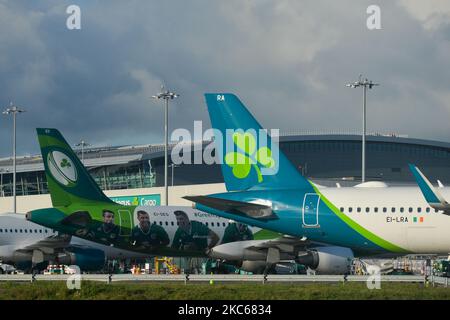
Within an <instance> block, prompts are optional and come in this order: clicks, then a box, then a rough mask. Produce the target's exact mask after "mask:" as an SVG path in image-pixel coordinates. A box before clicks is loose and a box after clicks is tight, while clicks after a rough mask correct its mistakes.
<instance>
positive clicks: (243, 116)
mask: <svg viewBox="0 0 450 320" xmlns="http://www.w3.org/2000/svg"><path fill="white" fill-rule="evenodd" d="M205 98H206V104H207V107H208V112H209V115H210V119H211V124H212V126H213V128H214V129H216V130H215V131H216V132H219V133H220V135H218V136H216V137H215V138H216V139H215V140H214V141H215V143H216V147H217V148H219V150H217V153H218V154H219V156H220V158H221V160H222V165H221V167H222V173H223V177H224V180H225V184H226V187H227V190H228V192H226V193H220V194H212V195H208V196H187V197H185V198H186V199H189V200H191V201H193V202H195V208H197V209H199V210H202V211H206V212H209V213H211V214H214V215H218V216H220V217H223V218H226V219H233V220H235V221H239V222H242V223H246V224H250V225H253V226H257V227H259V228H263V229H268V230H272V231H275V232H279V233H281V234H285V235H289V236H291V237H294V238H296V239H302V240H303V241H304V243H305V248H304V250H303V251H301V250H300V251H298V252H294V255H297V256H296V260H301V261H303V262H305V261H307V262H308V263H310V264H311V265H312V264H314V263H316V264H317V263H320V262H318V258H319V255H317V252H319V253H320V252H322V253H323V252H324V251H326V252H327V253H328V254H330V255H331V256H333V257H335V258H337V257H351V256H352V255H353V254H357V255H360V256H361V255H363V256H366V255H375V254H385V255H386V254H387V255H404V254H409V253H436V254H448V253H449V252H450V232H448V230H450V217H449V216H448V215H447V214H448V212H449V205H448V203H447V202H446V201H445V200H444V199H449V198H450V188H446V187H443V188H439V193H437V192H433V190H434V189H433V187H432V186H431V188H430V185H431V184H430V183H429V182H428V181H427V180H426V182H425V180H424V179H423V178H424V176H423V174H421V173H420V174H419V173H418V172H414V171H413V172H414V175H415V177H420V178H422V180H421V181H419V180H418V183H419V185H420V186H421V188H422V189H420V188H417V187H387V186H386V185H385V184H383V183H379V182H367V183H362V184H359V185H357V186H356V187H349V188H326V187H320V186H317V185H315V184H314V183H312V182H311V181H309V180H307V179H306V178H305V177H303V176H302V175H301V174H300V173H299V172H298V171H297V170H296V168H295V167H294V166H293V165H292V164H291V163H290V162H289V161H288V159H287V158H286V157H285V156H284V154H283V153H282V152H281V151H280V150H279V149H278V145H277V144H276V143H272V141H271V139H272V138H271V137H270V136H266V137H264V138H265V139H263V140H264V141H262V140H261V134H255V132H256V133H258V132H259V133H260V132H261V130H263V129H262V127H261V126H260V125H259V123H258V122H257V121H256V120H255V118H254V117H253V116H252V115H251V114H250V112H249V111H248V110H247V108H246V107H245V106H244V105H243V104H242V102H241V101H240V100H239V99H238V97H236V96H235V95H233V94H225V93H211V94H206V95H205ZM230 135H231V138H230ZM244 136H245V139H241V142H239V143H236V142H237V141H238V140H239V139H238V138H239V137H244ZM227 138H228V139H230V140H232V141H234V144H235V146H234V147H235V148H234V150H229V143H228V144H227V142H226V141H225V139H227ZM219 139H224V141H218V140H219ZM242 141H244V143H242ZM258 150H263V151H264V152H263V154H262V155H261V156H260V157H259V156H258V152H259V151H258ZM255 154H256V155H255ZM274 154H277V155H278V156H277V157H275V156H274ZM249 155H254V156H253V157H252V158H250V159H248V158H249ZM274 167H275V168H276V170H274V171H273V172H271V171H270V170H266V172H267V173H266V174H265V175H264V174H262V170H263V169H270V168H274ZM411 168H415V167H414V166H412V167H411ZM425 179H426V178H425ZM422 185H423V187H422ZM421 190H423V192H424V193H422V192H421ZM424 194H425V196H424ZM427 198H428V199H429V201H427ZM317 244H321V246H319V247H317ZM236 246H240V247H245V244H244V243H242V242H241V243H239V244H234V245H220V246H218V247H216V248H214V250H213V251H216V252H217V253H218V255H219V254H220V255H223V254H226V255H228V256H230V257H231V256H239V255H241V254H242V252H241V251H240V250H241V249H239V248H236ZM291 249H292V248H290V247H289V246H284V247H282V246H279V247H276V248H273V247H267V248H266V260H267V261H268V263H269V262H272V263H274V262H275V263H276V262H277V261H278V260H280V259H282V258H283V256H284V255H286V253H287V252H291V251H292V250H291ZM291 256H292V255H291ZM299 257H300V258H299ZM260 259H261V258H260ZM322 260H323V259H322ZM314 261H316V262H314ZM342 261H343V260H342Z"/></svg>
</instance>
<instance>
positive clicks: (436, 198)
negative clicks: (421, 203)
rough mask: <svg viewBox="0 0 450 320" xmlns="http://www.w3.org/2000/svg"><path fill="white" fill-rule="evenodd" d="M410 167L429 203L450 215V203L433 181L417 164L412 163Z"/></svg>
mask: <svg viewBox="0 0 450 320" xmlns="http://www.w3.org/2000/svg"><path fill="white" fill-rule="evenodd" d="M409 169H410V170H411V172H412V174H413V176H414V178H415V179H416V182H417V184H418V186H419V188H420V190H421V191H422V194H423V196H424V197H425V200H426V201H427V202H428V204H429V205H430V206H431V207H432V208H434V209H437V210H442V211H443V212H444V214H446V215H450V204H449V203H448V202H447V201H446V200H445V199H444V197H442V195H441V194H440V193H439V191H437V190H436V188H435V187H433V185H432V184H431V182H430V181H429V180H428V179H427V177H425V175H424V174H423V173H422V171H420V170H419V168H417V167H416V166H415V165H413V164H410V165H409Z"/></svg>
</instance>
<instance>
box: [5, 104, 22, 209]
mask: <svg viewBox="0 0 450 320" xmlns="http://www.w3.org/2000/svg"><path fill="white" fill-rule="evenodd" d="M22 112H25V110H23V109H20V108H19V107H17V106H16V105H14V104H13V103H12V102H11V103H10V104H9V108H6V110H5V111H3V114H5V115H12V117H13V198H14V200H13V201H14V202H13V203H14V204H13V212H14V213H16V208H17V206H16V205H17V202H16V114H18V113H22Z"/></svg>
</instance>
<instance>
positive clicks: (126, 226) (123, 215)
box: [118, 210, 133, 237]
mask: <svg viewBox="0 0 450 320" xmlns="http://www.w3.org/2000/svg"><path fill="white" fill-rule="evenodd" d="M118 212H119V224H120V235H121V236H125V237H128V236H130V234H131V229H132V228H133V219H132V217H131V213H130V211H129V210H119V211H118Z"/></svg>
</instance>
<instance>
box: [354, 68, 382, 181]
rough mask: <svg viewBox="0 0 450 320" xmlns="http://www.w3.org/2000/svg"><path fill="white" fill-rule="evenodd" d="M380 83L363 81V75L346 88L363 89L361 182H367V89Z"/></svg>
mask: <svg viewBox="0 0 450 320" xmlns="http://www.w3.org/2000/svg"><path fill="white" fill-rule="evenodd" d="M379 85H380V84H379V83H374V82H372V80H370V81H369V80H367V78H366V79H364V80H362V75H360V76H359V80H358V81H355V82H353V83H348V84H347V85H346V86H347V87H350V88H359V87H362V88H363V132H362V168H361V181H362V182H365V181H366V94H367V88H369V89H372V87H374V86H379Z"/></svg>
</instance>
